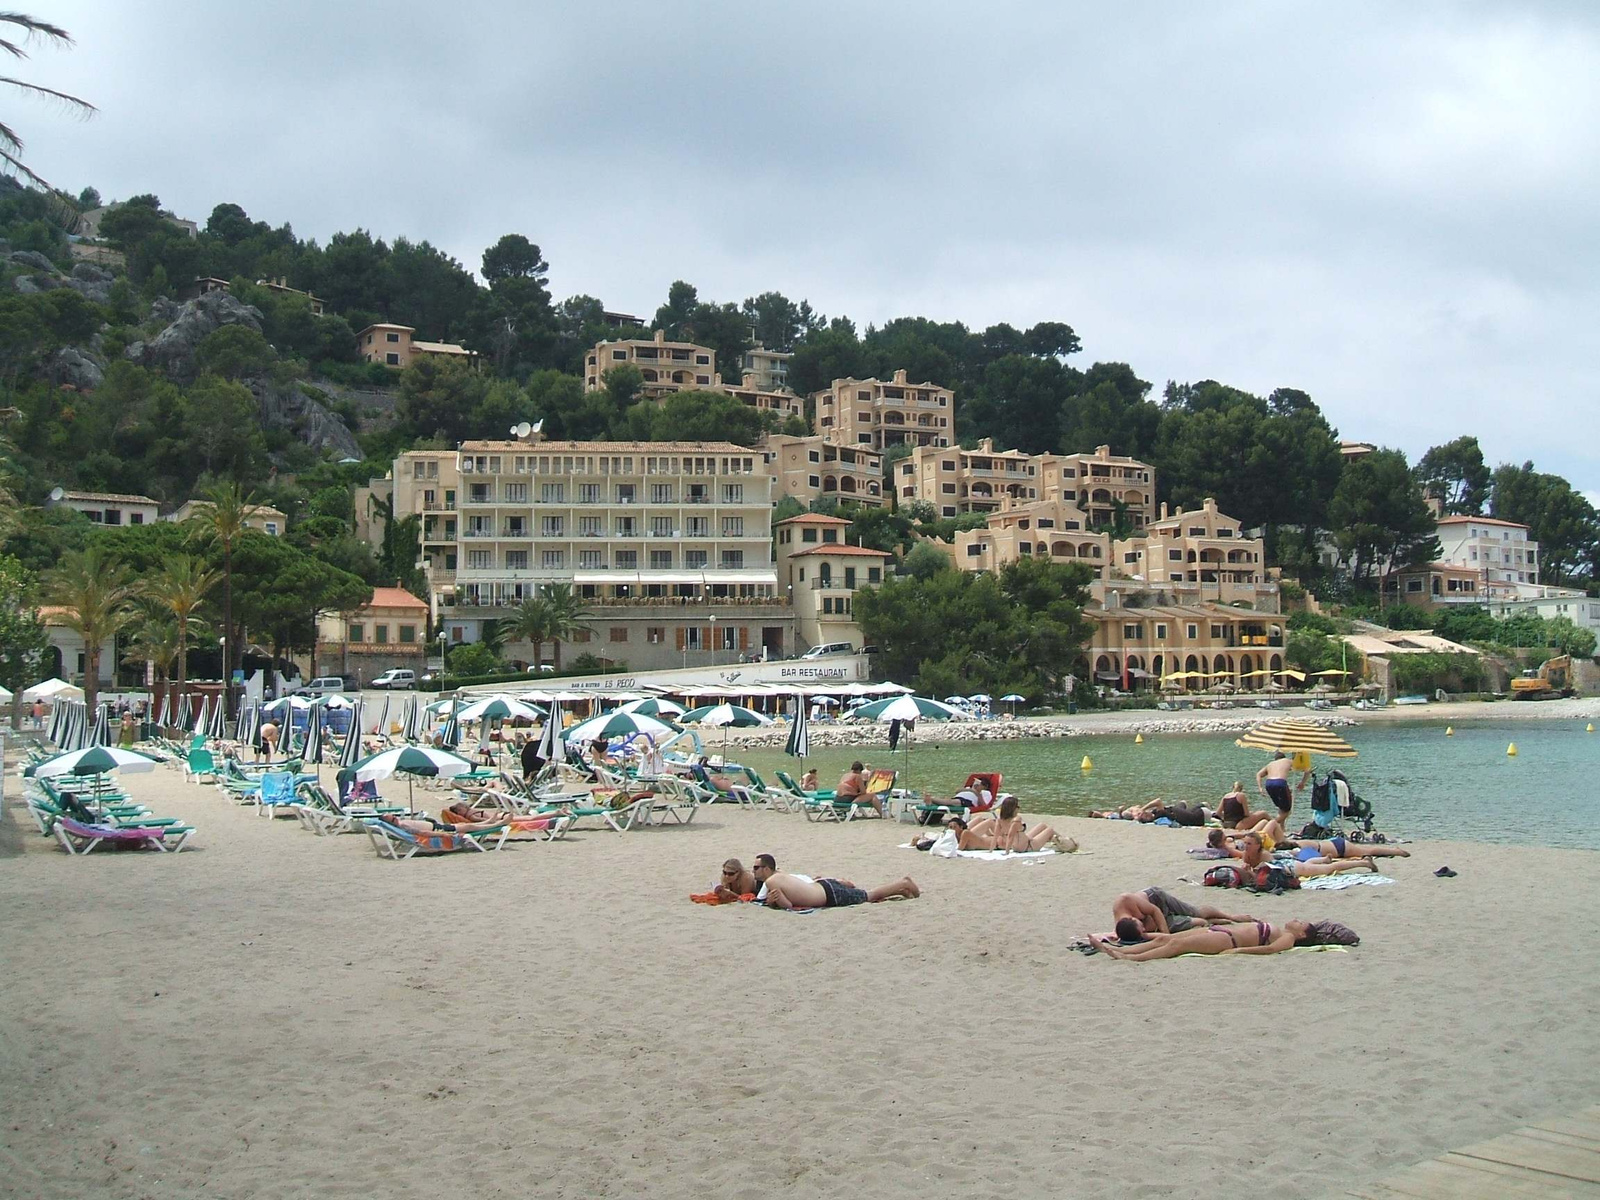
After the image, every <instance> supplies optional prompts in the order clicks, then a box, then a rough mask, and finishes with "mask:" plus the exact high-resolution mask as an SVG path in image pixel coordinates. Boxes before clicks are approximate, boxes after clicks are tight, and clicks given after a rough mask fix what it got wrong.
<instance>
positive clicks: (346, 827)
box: [290, 781, 413, 836]
mask: <svg viewBox="0 0 1600 1200" xmlns="http://www.w3.org/2000/svg"><path fill="white" fill-rule="evenodd" d="M295 796H296V797H297V798H298V802H297V803H295V804H293V805H291V806H290V807H291V808H292V810H293V812H294V815H295V816H297V817H299V818H300V824H301V825H303V826H305V828H307V829H309V830H311V832H312V833H315V834H317V835H319V836H321V835H324V834H330V833H361V832H363V830H364V829H365V826H364V825H363V824H362V822H364V821H369V820H372V819H374V818H381V817H409V816H412V815H413V814H412V813H411V812H410V811H409V810H408V809H406V808H405V807H404V806H403V805H398V804H394V805H385V806H381V807H371V806H365V805H350V806H345V805H341V804H340V803H339V801H338V800H336V799H335V798H334V797H333V795H332V794H330V793H329V792H328V791H327V790H326V789H325V788H324V787H323V786H322V785H321V784H319V783H314V782H309V781H305V782H301V783H300V784H299V785H298V786H297V787H296V788H295Z"/></svg>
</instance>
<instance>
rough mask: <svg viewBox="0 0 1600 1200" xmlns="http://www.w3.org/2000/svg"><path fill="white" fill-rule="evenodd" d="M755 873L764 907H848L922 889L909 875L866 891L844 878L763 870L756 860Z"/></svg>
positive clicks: (908, 896) (911, 897) (905, 895)
mask: <svg viewBox="0 0 1600 1200" xmlns="http://www.w3.org/2000/svg"><path fill="white" fill-rule="evenodd" d="M755 874H756V877H757V878H758V879H760V880H761V884H762V887H761V897H762V898H761V902H762V903H764V904H765V905H766V906H767V907H768V908H849V907H851V906H852V905H856V904H878V903H880V902H881V901H884V900H893V899H896V898H903V899H906V900H915V899H916V898H917V897H918V896H920V895H922V889H921V888H919V887H918V886H917V885H916V884H915V883H914V882H913V881H912V879H911V877H910V876H909V875H908V876H906V877H905V878H903V879H897V880H896V881H895V882H893V883H886V884H884V885H883V886H882V887H875V888H872V889H871V890H870V891H868V890H866V889H863V888H858V887H857V886H856V885H855V884H854V883H852V882H851V881H850V880H848V879H812V878H810V877H809V876H806V875H786V874H781V873H775V872H772V871H770V870H768V869H764V868H763V866H762V864H761V863H760V862H759V860H758V862H757V865H756V869H755Z"/></svg>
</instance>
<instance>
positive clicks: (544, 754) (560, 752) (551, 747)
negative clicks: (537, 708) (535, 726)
mask: <svg viewBox="0 0 1600 1200" xmlns="http://www.w3.org/2000/svg"><path fill="white" fill-rule="evenodd" d="M539 757H540V758H541V759H542V760H543V761H545V762H547V763H560V762H566V761H567V743H566V739H565V738H563V737H562V736H561V701H560V700H555V699H553V700H551V701H550V711H549V712H548V713H547V714H546V715H545V718H544V728H543V729H541V730H540V731H539Z"/></svg>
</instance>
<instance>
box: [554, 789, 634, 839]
mask: <svg viewBox="0 0 1600 1200" xmlns="http://www.w3.org/2000/svg"><path fill="white" fill-rule="evenodd" d="M620 795H623V796H627V795H628V793H620ZM655 806H656V797H655V794H654V793H651V794H649V795H644V796H640V795H637V794H635V795H633V796H631V798H629V799H627V800H626V801H625V802H622V803H617V804H595V803H593V802H592V800H591V802H590V803H588V804H552V805H546V806H545V807H543V808H541V809H539V811H538V812H537V813H536V814H535V815H536V816H567V817H571V818H572V824H573V825H574V826H575V825H576V824H577V823H578V822H579V821H580V820H583V819H584V818H585V817H598V818H599V819H600V821H601V823H602V824H604V825H605V826H606V828H608V829H614V830H616V832H618V833H626V832H628V830H630V829H632V828H633V827H634V826H635V825H640V826H643V825H648V824H649V823H650V816H651V814H652V813H653V812H654V811H655Z"/></svg>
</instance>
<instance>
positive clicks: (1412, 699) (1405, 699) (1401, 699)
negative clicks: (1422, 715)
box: [1394, 696, 1428, 704]
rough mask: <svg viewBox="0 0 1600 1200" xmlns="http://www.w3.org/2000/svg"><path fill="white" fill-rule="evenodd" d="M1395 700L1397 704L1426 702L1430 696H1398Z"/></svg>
mask: <svg viewBox="0 0 1600 1200" xmlns="http://www.w3.org/2000/svg"><path fill="white" fill-rule="evenodd" d="M1394 702H1395V703H1396V704H1426V703H1427V702H1428V698H1427V697H1426V696H1396V697H1395V698H1394Z"/></svg>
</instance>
